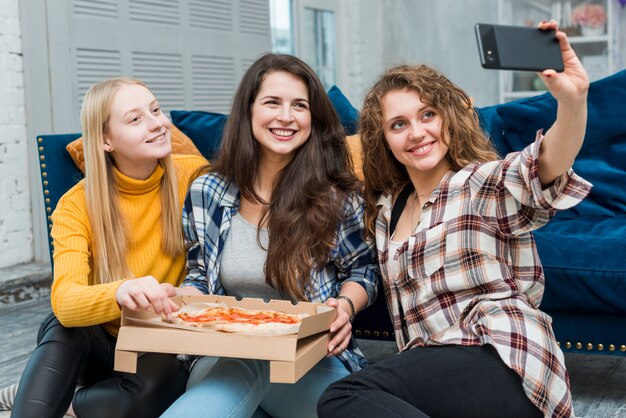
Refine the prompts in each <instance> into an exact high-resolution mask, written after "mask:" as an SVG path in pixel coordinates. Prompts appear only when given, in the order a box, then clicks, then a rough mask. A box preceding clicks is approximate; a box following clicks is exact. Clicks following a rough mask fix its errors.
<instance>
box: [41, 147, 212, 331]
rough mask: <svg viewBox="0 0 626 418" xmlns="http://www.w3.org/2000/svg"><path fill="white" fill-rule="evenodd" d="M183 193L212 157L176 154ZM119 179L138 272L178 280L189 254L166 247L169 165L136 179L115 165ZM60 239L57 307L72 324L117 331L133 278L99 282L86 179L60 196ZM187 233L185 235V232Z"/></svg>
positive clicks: (56, 231) (56, 232) (56, 234)
mask: <svg viewBox="0 0 626 418" xmlns="http://www.w3.org/2000/svg"><path fill="white" fill-rule="evenodd" d="M173 160H174V165H175V166H176V174H177V176H178V190H179V193H178V196H179V201H180V204H181V207H182V203H183V202H184V199H185V194H186V193H187V188H188V186H189V183H190V180H191V176H192V175H193V174H194V172H195V171H196V170H197V169H198V168H199V167H201V166H203V165H204V164H206V160H204V159H203V158H201V157H197V156H191V155H174V156H173ZM115 175H116V176H117V180H118V182H119V187H120V190H119V191H120V193H119V205H120V209H121V211H122V213H123V215H124V217H125V218H126V221H127V223H128V225H129V240H128V251H127V252H128V255H127V257H126V261H127V262H128V267H129V268H130V271H131V272H132V274H133V275H134V277H135V278H138V277H143V276H154V277H155V278H156V279H157V280H158V281H159V282H161V283H171V284H172V285H174V286H177V285H178V284H179V282H180V281H181V280H182V279H183V278H184V273H185V256H184V255H180V256H178V257H175V258H172V257H170V256H168V255H167V254H165V253H164V252H163V250H162V237H163V231H162V225H161V196H160V193H159V191H160V181H161V178H162V177H163V169H162V168H161V166H160V165H157V168H156V170H155V171H154V172H153V173H152V175H151V176H150V177H149V178H148V179H146V180H135V179H132V178H130V177H127V176H125V175H123V174H122V173H120V172H119V171H117V170H115ZM52 225H53V226H52V237H53V239H54V282H53V283H52V294H51V302H52V310H53V311H54V313H55V315H56V316H57V318H58V319H59V321H60V322H61V324H63V325H64V326H66V327H85V326H90V325H97V324H103V325H104V327H105V329H106V330H107V331H108V332H109V333H110V334H112V335H117V331H118V328H119V319H120V315H121V310H120V307H119V305H118V304H117V302H116V301H115V293H116V292H117V288H118V287H119V285H120V284H122V283H123V282H124V280H127V279H128V278H119V279H118V280H115V281H112V282H110V283H104V284H94V285H90V283H95V282H96V281H95V280H94V278H93V277H92V275H93V271H92V267H93V264H92V258H91V248H92V236H91V228H90V225H89V217H88V215H87V204H86V201H85V186H84V181H81V182H79V183H78V184H77V185H76V186H74V187H72V188H71V189H70V190H69V191H68V192H67V193H65V195H63V197H62V198H61V199H60V200H59V203H58V204H57V207H56V210H55V211H54V213H53V214H52ZM181 239H182V237H181Z"/></svg>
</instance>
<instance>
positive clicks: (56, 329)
mask: <svg viewBox="0 0 626 418" xmlns="http://www.w3.org/2000/svg"><path fill="white" fill-rule="evenodd" d="M114 353H115V338H114V337H112V336H111V335H109V334H108V333H107V332H106V331H105V330H104V328H103V327H102V326H100V325H95V326H90V327H82V328H66V327H64V326H63V325H61V324H60V323H59V321H58V319H57V318H56V317H55V316H54V314H53V313H51V314H50V315H49V316H48V317H47V318H46V319H45V320H44V321H43V322H42V324H41V327H40V328H39V333H38V335H37V348H36V349H35V351H34V352H33V355H32V356H31V358H30V360H29V361H28V364H27V365H26V369H25V370H24V373H23V374H22V379H21V380H20V386H19V389H18V392H17V396H16V398H15V402H14V404H13V411H12V413H11V417H15V418H21V417H24V418H32V417H37V418H44V417H62V416H63V415H64V414H65V413H66V412H67V409H68V407H69V406H70V404H71V403H72V399H73V407H74V412H76V414H77V416H79V417H87V418H99V417H102V418H105V417H106V418H112V417H146V418H153V417H158V416H159V415H160V414H161V413H162V412H164V411H165V410H166V409H167V408H168V407H169V405H170V404H172V403H173V402H174V401H175V400H176V399H177V398H178V397H179V396H180V395H182V394H183V392H184V391H185V386H186V384H187V378H188V376H189V373H188V370H187V367H186V365H185V364H184V363H182V362H180V361H178V360H177V359H176V356H174V355H171V354H153V353H147V354H144V355H142V356H140V357H139V360H138V363H137V373H136V374H132V373H120V372H116V371H114V370H113V360H114ZM77 383H78V384H80V385H84V387H83V388H82V389H80V390H79V391H77V392H76V393H74V391H75V389H76V384H77Z"/></svg>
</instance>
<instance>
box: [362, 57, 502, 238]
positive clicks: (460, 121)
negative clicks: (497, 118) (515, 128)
mask: <svg viewBox="0 0 626 418" xmlns="http://www.w3.org/2000/svg"><path fill="white" fill-rule="evenodd" d="M393 90H409V91H413V92H415V93H417V95H418V96H419V97H420V99H421V100H422V101H423V102H424V103H426V104H428V105H430V106H432V107H433V108H435V110H436V111H437V112H438V113H439V114H440V115H441V119H442V125H441V138H442V140H444V139H445V140H447V146H448V152H447V153H446V160H447V161H448V163H449V164H450V167H451V169H452V170H454V171H458V170H460V169H461V168H463V167H465V166H466V165H468V164H472V163H481V162H487V161H494V160H497V159H498V158H499V157H498V154H497V153H496V152H495V150H494V148H493V146H492V144H491V142H490V141H489V138H487V136H486V135H485V133H484V132H483V130H482V129H481V127H480V124H479V122H478V115H477V114H476V112H475V111H474V109H473V106H472V100H471V99H470V97H469V96H468V95H467V94H466V93H465V92H464V91H463V90H462V89H461V88H459V87H458V86H457V85H455V84H454V83H452V82H451V81H450V80H449V79H448V78H446V77H445V76H444V75H443V74H441V73H440V72H438V71H437V70H435V69H433V68H431V67H428V66H426V65H414V66H411V65H401V66H398V67H394V68H391V69H390V70H388V71H387V72H386V73H385V74H383V75H382V76H381V77H380V79H379V80H378V81H377V82H376V83H375V84H374V86H373V87H372V89H371V90H370V91H369V93H368V94H367V96H366V97H365V101H364V103H363V110H362V111H361V115H360V119H359V131H360V134H361V143H362V147H363V174H364V176H365V190H364V196H365V201H366V203H367V206H366V211H365V222H366V226H367V230H368V233H369V234H371V235H372V236H373V235H375V233H376V231H375V223H376V216H377V214H378V213H377V212H378V209H377V207H376V203H377V200H378V197H379V196H380V195H381V194H382V193H394V192H395V191H397V190H398V189H399V188H400V187H401V186H403V185H404V184H406V183H407V182H408V181H409V180H410V179H409V175H408V172H407V171H406V168H405V167H404V165H402V164H401V163H400V162H399V161H398V160H396V158H395V157H394V155H393V153H392V152H391V150H390V149H389V147H388V146H387V142H386V140H385V135H384V132H383V124H384V120H383V106H382V99H383V97H384V96H385V95H386V94H387V93H389V92H390V91H393Z"/></svg>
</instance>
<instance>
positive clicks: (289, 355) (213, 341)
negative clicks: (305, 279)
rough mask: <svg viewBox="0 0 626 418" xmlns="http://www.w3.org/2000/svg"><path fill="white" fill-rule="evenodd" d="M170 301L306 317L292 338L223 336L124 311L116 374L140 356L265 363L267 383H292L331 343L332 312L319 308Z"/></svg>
mask: <svg viewBox="0 0 626 418" xmlns="http://www.w3.org/2000/svg"><path fill="white" fill-rule="evenodd" d="M172 300H173V301H174V302H175V303H176V304H177V305H178V306H183V305H185V304H189V303H195V302H210V303H220V302H223V303H225V304H226V305H228V306H229V307H241V308H246V309H261V310H270V309H271V310H277V311H282V312H286V313H302V312H305V313H308V314H309V315H310V316H307V317H304V318H303V319H302V322H301V324H300V329H299V332H298V333H297V334H289V335H271V336H261V335H249V334H245V333H223V332H216V331H211V330H206V329H203V328H196V327H188V326H184V325H177V324H168V323H165V322H162V321H161V320H160V317H159V316H158V315H156V314H155V313H154V312H152V311H150V312H133V311H130V310H126V309H124V310H123V312H122V326H121V328H120V330H119V334H118V337H117V345H116V347H115V350H116V352H115V366H114V368H115V370H117V371H123V372H128V373H135V372H136V368H137V357H138V355H139V354H140V353H143V352H154V353H169V354H190V355H204V356H220V357H236V358H251V359H260V360H270V380H271V381H272V382H274V383H294V382H295V381H297V380H298V379H299V378H300V377H301V376H303V375H304V374H305V373H306V372H307V371H308V370H309V369H310V368H311V367H313V366H314V365H315V364H316V363H317V362H318V361H319V360H320V359H321V358H323V357H324V356H325V355H326V347H327V346H328V343H329V341H330V334H329V333H328V330H329V328H330V324H331V323H332V321H333V320H334V319H335V318H336V315H337V313H336V311H335V309H332V308H330V307H328V306H326V305H324V304H320V303H310V302H300V303H298V304H296V305H293V304H291V302H289V301H282V300H271V301H269V302H264V301H263V300H262V299H250V298H244V299H242V300H237V299H236V298H233V297H229V296H216V295H193V296H191V295H186V296H177V297H175V298H172Z"/></svg>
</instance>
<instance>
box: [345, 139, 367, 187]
mask: <svg viewBox="0 0 626 418" xmlns="http://www.w3.org/2000/svg"><path fill="white" fill-rule="evenodd" d="M346 142H347V143H348V151H349V152H350V155H351V156H352V163H353V164H354V174H356V176H357V177H358V178H359V179H360V180H364V179H365V177H363V151H362V149H361V136H360V135H359V134H355V135H350V136H347V137H346Z"/></svg>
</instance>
